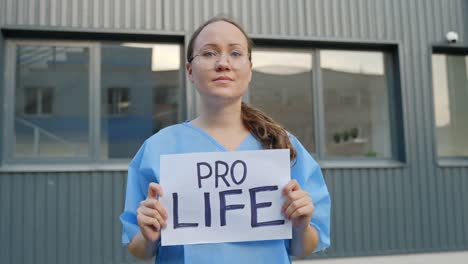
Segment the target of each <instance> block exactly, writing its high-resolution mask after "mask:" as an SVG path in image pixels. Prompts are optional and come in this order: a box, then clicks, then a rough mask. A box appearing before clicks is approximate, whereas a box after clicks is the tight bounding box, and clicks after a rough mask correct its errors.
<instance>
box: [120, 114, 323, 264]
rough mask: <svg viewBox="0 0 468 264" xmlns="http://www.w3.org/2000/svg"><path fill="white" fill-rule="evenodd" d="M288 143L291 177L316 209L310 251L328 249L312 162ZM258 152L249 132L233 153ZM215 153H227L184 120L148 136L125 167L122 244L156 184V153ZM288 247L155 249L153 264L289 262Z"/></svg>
mask: <svg viewBox="0 0 468 264" xmlns="http://www.w3.org/2000/svg"><path fill="white" fill-rule="evenodd" d="M290 140H291V143H292V145H293V146H294V148H295V149H296V152H297V158H296V160H294V161H292V162H291V178H292V179H296V180H297V181H298V182H299V184H300V186H301V188H302V189H303V190H305V191H307V192H308V193H309V194H310V197H311V198H312V201H313V203H314V206H315V210H314V214H313V216H312V219H311V221H310V224H311V225H312V226H314V227H315V228H316V229H317V231H318V234H319V243H318V246H317V248H316V249H315V252H317V251H321V250H324V249H325V248H327V247H329V246H330V195H329V193H328V189H327V186H326V185H325V181H324V179H323V176H322V172H321V170H320V167H319V165H318V164H317V162H316V161H315V160H314V159H313V158H312V157H311V156H310V154H309V152H308V151H307V150H306V149H305V148H304V146H302V144H301V143H300V142H299V140H297V138H296V137H294V136H292V135H290ZM261 149H262V146H261V144H260V142H259V141H258V140H257V139H256V138H255V137H254V136H253V135H252V134H249V135H248V136H247V137H246V138H245V139H244V141H243V142H242V143H241V144H240V145H239V147H238V148H237V149H236V150H237V151H243V150H261ZM215 151H228V150H227V149H226V148H225V147H223V146H222V145H221V144H219V143H218V142H217V141H216V140H214V139H213V138H212V137H211V136H210V135H209V134H208V133H206V132H205V131H203V130H201V129H200V128H198V127H196V126H194V125H192V124H190V123H188V122H185V123H182V124H177V125H173V126H169V127H166V128H164V129H162V130H160V131H159V132H158V133H156V134H155V135H153V136H151V137H150V138H148V139H147V140H146V141H145V142H144V143H143V145H142V146H141V148H140V150H139V151H138V153H137V154H136V155H135V157H134V158H133V160H132V161H131V163H130V165H129V168H128V178H127V193H126V199H125V208H124V212H123V213H122V214H121V215H120V221H121V222H122V225H123V232H122V243H123V244H128V243H129V242H130V241H131V240H132V239H133V237H134V236H135V235H136V234H137V233H138V231H139V227H138V224H137V217H136V210H137V209H138V207H139V203H140V201H142V200H144V199H146V196H147V193H148V185H149V183H150V182H157V183H159V156H160V155H163V154H179V153H193V152H215ZM162 187H163V188H164V186H162ZM289 244H290V240H266V241H250V242H235V243H213V244H197V245H183V246H165V247H162V246H159V248H158V253H157V257H156V263H236V264H237V263H251V262H255V263H290V262H291V259H290V256H289V254H288V252H289Z"/></svg>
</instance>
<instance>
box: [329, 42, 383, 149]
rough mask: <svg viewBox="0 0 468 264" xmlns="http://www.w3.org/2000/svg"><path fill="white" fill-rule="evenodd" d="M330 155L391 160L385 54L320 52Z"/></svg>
mask: <svg viewBox="0 0 468 264" xmlns="http://www.w3.org/2000/svg"><path fill="white" fill-rule="evenodd" d="M320 68H321V72H322V76H323V77H322V79H323V93H324V118H325V138H324V140H325V144H324V153H325V155H326V156H333V157H336V156H345V157H359V156H361V157H362V156H366V157H381V158H390V157H391V148H390V146H391V144H390V143H391V142H390V127H389V125H390V122H389V112H388V101H389V98H388V91H387V89H388V88H387V80H386V76H385V69H384V54H383V53H382V52H371V51H345V50H322V51H320Z"/></svg>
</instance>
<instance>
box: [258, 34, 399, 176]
mask: <svg viewBox="0 0 468 264" xmlns="http://www.w3.org/2000/svg"><path fill="white" fill-rule="evenodd" d="M254 42H255V44H256V45H255V46H254V50H255V48H260V49H271V50H278V51H281V49H284V50H300V51H310V52H311V54H312V60H313V64H312V75H313V78H312V87H311V88H310V89H312V96H313V98H312V100H313V104H314V105H313V106H312V107H313V108H314V128H315V131H316V133H315V141H316V142H315V146H316V151H317V153H310V154H311V155H312V156H313V157H314V159H316V160H317V161H318V162H319V164H320V165H321V167H322V168H402V167H406V166H407V164H406V146H407V142H406V138H407V137H406V130H405V126H404V123H405V120H404V116H403V111H404V109H403V107H404V105H405V104H404V98H403V97H402V84H401V78H400V77H401V76H400V71H402V65H400V63H399V62H400V61H401V58H400V57H401V54H402V53H401V44H400V43H395V42H360V41H356V42H354V41H348V40H343V41H339V40H338V41H337V40H328V39H327V40H323V41H314V40H307V39H305V40H287V39H271V38H260V39H255V38H254ZM321 50H345V51H374V52H382V53H383V56H384V69H385V75H386V82H387V94H388V100H389V101H388V105H389V109H388V114H389V128H390V131H389V133H390V137H391V142H390V144H392V146H395V147H392V150H391V153H390V154H391V157H390V158H370V157H329V156H328V157H327V156H325V155H324V145H325V113H324V111H325V110H324V100H323V99H324V86H323V76H322V70H321V67H320V51H321ZM397 139H399V140H397ZM401 139H403V140H401Z"/></svg>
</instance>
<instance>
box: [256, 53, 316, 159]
mask: <svg viewBox="0 0 468 264" xmlns="http://www.w3.org/2000/svg"><path fill="white" fill-rule="evenodd" d="M252 63H253V78H252V81H251V83H250V88H249V101H250V103H251V104H252V105H253V106H254V107H257V108H259V109H261V110H262V111H264V112H266V113H267V114H268V115H269V116H271V117H272V118H273V119H275V120H276V121H277V122H279V123H280V124H281V125H282V126H284V127H285V128H286V129H287V130H288V131H289V132H291V133H292V134H293V135H295V136H296V137H298V139H299V140H300V141H301V142H302V144H303V145H304V146H305V147H306V148H307V149H308V150H309V151H310V152H315V151H316V149H315V140H314V137H315V130H314V113H313V104H312V101H313V100H312V53H311V52H301V51H295V50H289V51H288V50H285V49H281V50H280V49H277V50H275V49H255V50H254V51H253V52H252Z"/></svg>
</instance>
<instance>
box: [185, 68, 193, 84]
mask: <svg viewBox="0 0 468 264" xmlns="http://www.w3.org/2000/svg"><path fill="white" fill-rule="evenodd" d="M185 69H186V70H187V74H188V77H189V80H190V81H191V82H192V83H193V74H192V65H191V64H190V63H186V64H185Z"/></svg>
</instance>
